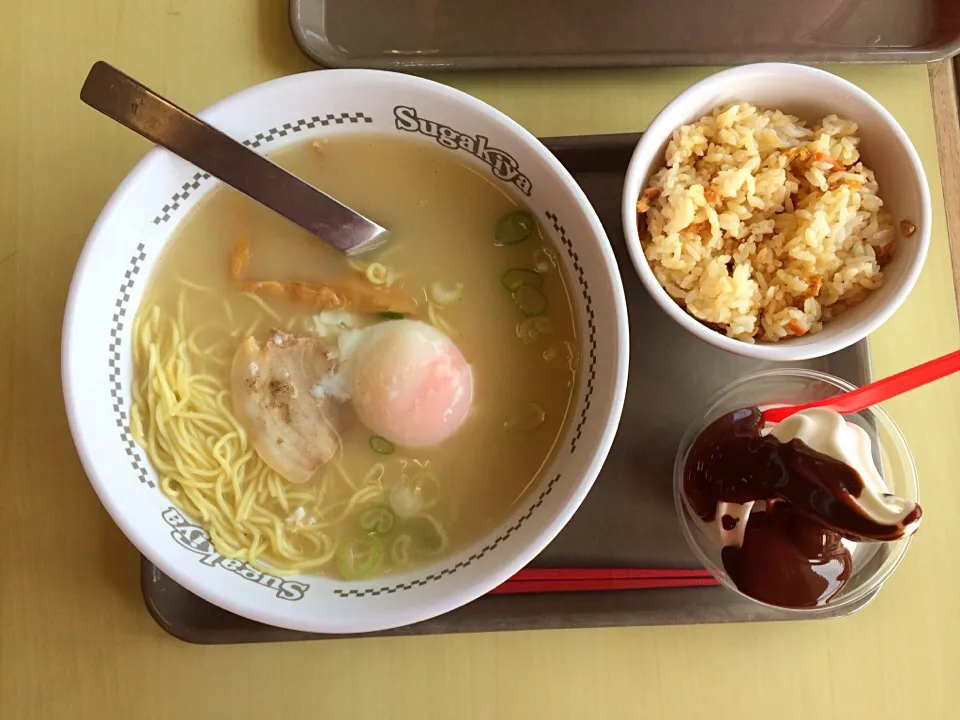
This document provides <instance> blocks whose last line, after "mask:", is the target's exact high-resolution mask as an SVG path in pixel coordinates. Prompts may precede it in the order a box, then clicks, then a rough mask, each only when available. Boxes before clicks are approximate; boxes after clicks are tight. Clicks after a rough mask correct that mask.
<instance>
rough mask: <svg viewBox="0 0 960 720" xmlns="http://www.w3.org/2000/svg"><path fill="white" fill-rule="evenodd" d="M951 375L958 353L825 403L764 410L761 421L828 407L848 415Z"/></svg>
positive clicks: (957, 365) (775, 420)
mask: <svg viewBox="0 0 960 720" xmlns="http://www.w3.org/2000/svg"><path fill="white" fill-rule="evenodd" d="M955 372H960V350H956V351H954V352H952V353H949V354H948V355H944V356H942V357H938V358H937V359H935V360H930V361H928V362H925V363H923V364H922V365H917V366H916V367H912V368H909V369H907V370H904V371H903V372H898V373H897V374H896V375H891V376H890V377H885V378H883V379H882V380H877V381H876V382H872V383H870V384H868V385H864V386H863V387H859V388H857V389H856V390H851V391H850V392H845V393H842V394H841V395H835V396H834V397H830V398H827V399H826V400H818V401H816V402H811V403H806V404H804V405H789V406H786V407H778V408H770V409H769V410H764V411H763V419H764V421H765V422H770V423H778V422H780V421H781V420H785V419H786V418H788V417H790V416H791V415H793V414H794V413H797V412H800V411H801V410H808V409H810V408H816V407H823V408H830V409H831V410H836V411H837V412H838V413H840V414H841V415H852V414H853V413H857V412H860V411H861V410H863V409H865V408H868V407H870V406H871V405H878V404H879V403H882V402H884V401H885V400H889V399H890V398H892V397H896V396H897V395H902V394H903V393H905V392H909V391H910V390H914V389H916V388H918V387H920V386H921V385H926V384H927V383H932V382H933V381H934V380H939V379H940V378H942V377H946V376H947V375H952V374H953V373H955Z"/></svg>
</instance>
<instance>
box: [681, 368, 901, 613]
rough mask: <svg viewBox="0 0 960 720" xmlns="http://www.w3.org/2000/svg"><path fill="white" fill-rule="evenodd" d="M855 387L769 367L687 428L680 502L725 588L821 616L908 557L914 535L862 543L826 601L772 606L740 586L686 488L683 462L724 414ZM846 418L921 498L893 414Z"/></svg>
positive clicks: (877, 411) (897, 488)
mask: <svg viewBox="0 0 960 720" xmlns="http://www.w3.org/2000/svg"><path fill="white" fill-rule="evenodd" d="M853 389H854V386H853V385H851V384H850V383H848V382H847V381H846V380H842V379H840V378H838V377H834V376H832V375H828V374H826V373H822V372H818V371H816V370H804V369H799V368H784V369H775V370H765V371H763V372H758V373H756V374H753V375H748V376H746V377H743V378H740V379H739V380H736V381H735V382H732V383H730V384H729V385H727V386H726V387H725V388H723V389H722V390H721V391H720V392H718V393H717V394H716V395H714V396H713V397H712V398H711V399H710V400H709V402H707V404H706V405H705V406H704V407H703V409H702V410H701V411H700V412H698V413H697V414H696V416H695V417H696V420H695V421H694V422H693V423H692V424H691V425H690V427H689V428H688V429H687V431H686V433H684V436H683V438H682V439H681V440H680V447H679V448H678V450H677V458H676V461H675V463H674V468H673V496H674V502H675V503H676V507H677V515H678V517H679V519H680V526H681V527H682V529H683V535H684V537H685V538H686V539H687V543H689V545H690V548H691V549H692V550H693V552H694V554H695V555H696V556H697V559H699V560H700V562H701V563H703V566H704V567H705V568H707V569H708V570H709V571H710V572H711V574H712V575H713V576H714V577H715V578H716V579H717V580H719V581H720V583H721V584H722V585H724V586H725V587H727V588H729V589H730V590H732V591H734V592H736V593H737V594H739V595H741V596H742V597H745V598H748V599H749V600H752V601H753V602H756V603H758V604H760V605H764V606H766V607H775V608H777V609H779V610H784V611H791V612H795V613H798V614H803V615H805V616H815V615H817V614H826V613H833V612H835V611H836V610H837V609H839V608H842V607H844V606H847V605H852V604H854V603H857V602H859V601H861V600H863V599H864V598H866V597H868V596H870V595H871V594H872V593H875V592H876V591H877V589H878V588H879V587H880V586H881V585H882V584H883V582H884V580H886V579H887V578H888V577H890V573H892V572H893V570H894V568H895V567H896V566H897V565H898V564H899V562H900V561H901V560H902V559H903V556H904V554H905V553H906V552H907V547H908V546H909V544H910V538H909V537H905V538H901V539H900V540H895V541H893V542H862V543H857V544H856V546H855V547H854V548H853V550H852V551H851V555H852V559H853V567H852V570H851V573H850V578H849V580H848V581H847V583H846V584H845V585H844V586H843V588H842V589H841V590H840V591H839V592H838V593H837V594H836V595H834V596H833V598H831V599H830V600H829V602H827V603H826V604H825V605H822V606H819V607H813V608H784V607H780V606H776V605H771V604H769V603H765V602H762V601H760V600H757V599H756V598H752V597H750V596H749V595H746V594H745V593H743V592H741V591H740V590H738V589H737V586H736V585H734V583H733V581H732V580H731V579H730V578H729V577H728V576H727V574H726V572H725V571H724V569H723V563H722V561H721V558H720V552H721V549H722V548H721V546H720V543H719V539H718V538H716V537H715V536H711V535H710V534H708V532H707V530H706V526H705V525H704V523H703V522H702V521H701V520H700V518H699V517H698V516H697V515H696V513H694V512H693V511H692V510H691V509H690V507H689V505H688V503H687V500H686V497H685V495H684V493H683V466H684V463H685V462H686V460H687V454H688V453H689V451H690V447H691V445H693V442H694V440H696V438H697V437H698V436H699V435H700V433H701V432H703V430H704V429H706V427H707V426H708V425H709V424H710V423H712V422H713V421H714V420H716V419H717V418H718V417H720V416H721V415H724V414H726V413H728V412H732V411H733V410H737V409H740V408H745V407H761V408H763V407H766V406H770V405H795V404H798V403H805V402H811V401H814V400H822V399H824V398H828V397H832V396H834V395H838V394H840V393H842V392H846V391H848V390H853ZM846 419H847V421H848V422H853V423H856V424H857V425H859V426H860V427H862V428H863V429H864V430H866V431H867V432H868V433H869V434H870V436H871V438H872V439H873V441H874V448H873V449H874V461H875V462H876V463H877V468H878V469H879V470H880V474H881V476H882V477H883V479H884V482H885V483H886V484H887V488H888V489H889V491H890V492H891V493H893V494H895V495H899V496H900V497H902V498H904V499H906V500H911V501H914V502H917V501H918V490H917V469H916V466H915V465H914V462H913V456H912V455H911V454H910V448H909V447H907V442H906V440H905V439H904V437H903V433H901V432H900V428H898V427H897V425H896V423H894V422H893V419H892V418H891V417H890V415H888V414H887V412H886V411H885V410H884V409H883V408H881V407H879V406H878V407H872V408H868V409H867V410H864V411H862V412H859V413H857V414H856V415H848V416H846Z"/></svg>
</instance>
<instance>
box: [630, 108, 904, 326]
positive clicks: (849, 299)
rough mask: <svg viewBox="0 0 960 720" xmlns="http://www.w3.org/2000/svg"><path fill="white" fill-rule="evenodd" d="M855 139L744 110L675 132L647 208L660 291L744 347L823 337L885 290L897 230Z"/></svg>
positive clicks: (839, 130) (827, 125)
mask: <svg viewBox="0 0 960 720" xmlns="http://www.w3.org/2000/svg"><path fill="white" fill-rule="evenodd" d="M856 132H857V125H856V123H854V122H853V121H851V120H848V119H845V118H841V117H837V116H836V115H828V116H827V117H825V118H823V119H822V120H821V121H820V122H819V123H817V124H816V125H814V126H812V127H809V126H808V125H807V124H806V123H804V122H803V121H802V120H800V119H799V118H796V117H794V116H792V115H786V114H784V113H782V112H780V111H779V110H762V109H759V108H757V107H754V106H753V105H750V104H748V103H743V102H741V103H735V104H731V105H725V106H722V107H719V108H717V109H715V110H714V111H713V112H712V113H711V114H709V115H707V116H706V117H703V118H702V119H700V120H699V121H697V122H695V123H693V124H691V125H684V126H682V127H680V128H678V129H677V130H675V131H674V133H673V136H672V138H671V140H670V142H669V144H668V145H667V149H666V153H665V163H666V165H665V167H663V168H662V169H660V170H659V171H658V172H657V173H656V174H654V175H653V177H652V178H651V180H650V182H649V184H648V186H647V188H645V189H644V191H643V193H642V194H641V196H640V197H639V199H638V200H637V213H638V219H639V225H640V231H641V232H640V234H641V238H642V241H643V247H644V253H645V256H646V258H647V261H648V262H649V263H650V267H651V269H652V270H653V272H654V275H656V278H657V280H658V281H659V283H660V284H661V285H662V286H663V287H664V288H665V289H666V291H667V292H668V293H669V294H670V296H671V297H673V298H674V299H675V300H676V301H677V302H678V303H680V304H681V305H682V306H684V307H685V308H686V309H687V311H688V312H689V313H690V314H691V315H693V316H694V317H695V318H697V319H698V320H700V321H701V322H703V323H705V324H707V325H709V326H711V327H714V328H715V329H717V330H719V331H721V332H724V333H725V334H727V335H728V336H729V337H732V338H735V339H737V340H743V341H745V342H755V341H764V342H776V341H778V340H782V339H784V338H789V337H793V336H799V335H805V334H807V333H815V332H819V331H820V330H821V329H822V328H823V324H824V323H825V322H828V321H829V320H830V319H832V318H833V317H836V316H837V315H838V314H839V313H841V312H842V311H843V310H845V309H846V308H848V307H850V306H851V305H853V304H855V303H857V302H860V301H861V300H862V299H863V298H864V297H866V295H867V294H868V293H870V291H872V290H875V289H876V288H878V287H880V286H881V285H882V284H883V270H882V268H883V266H884V265H885V264H886V263H887V262H888V261H889V260H890V258H891V257H892V256H893V253H894V250H895V246H896V242H897V231H896V229H895V228H894V225H893V222H892V219H891V217H890V215H889V213H887V212H886V211H885V210H884V209H883V202H882V201H881V199H880V197H879V195H878V192H879V188H878V187H877V181H876V179H875V178H874V174H873V172H872V171H871V170H870V169H869V168H867V167H865V166H864V165H863V163H862V162H860V153H859V150H858V145H859V138H858V137H857V135H856ZM907 234H909V233H907Z"/></svg>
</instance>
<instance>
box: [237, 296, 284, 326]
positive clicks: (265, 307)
mask: <svg viewBox="0 0 960 720" xmlns="http://www.w3.org/2000/svg"><path fill="white" fill-rule="evenodd" d="M244 295H246V296H247V297H248V298H250V299H251V300H253V301H254V302H255V303H256V304H257V305H259V306H260V309H261V310H263V311H264V312H265V313H266V314H267V315H269V316H270V317H272V318H273V319H274V320H276V321H277V322H281V318H280V316H279V315H278V314H277V311H276V310H274V309H273V308H272V307H270V306H269V305H267V303H266V302H265V301H264V299H263V298H262V297H260V296H259V295H254V294H253V293H244Z"/></svg>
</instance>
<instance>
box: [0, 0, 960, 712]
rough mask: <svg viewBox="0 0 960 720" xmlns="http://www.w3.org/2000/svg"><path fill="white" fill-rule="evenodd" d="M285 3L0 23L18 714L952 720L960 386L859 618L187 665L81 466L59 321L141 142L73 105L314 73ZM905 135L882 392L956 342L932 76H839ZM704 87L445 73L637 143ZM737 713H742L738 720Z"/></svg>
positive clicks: (0, 585) (906, 403)
mask: <svg viewBox="0 0 960 720" xmlns="http://www.w3.org/2000/svg"><path fill="white" fill-rule="evenodd" d="M286 4H287V3H286V2H285V0H259V1H258V0H192V1H188V0H162V1H159V0H155V1H154V2H125V1H124V0H85V1H84V2H79V1H76V0H47V1H46V2H30V3H27V2H16V1H15V0H14V1H11V0H6V2H3V3H2V5H3V8H2V10H0V138H2V141H0V142H2V144H0V148H2V151H3V159H2V160H0V307H2V312H0V338H2V340H0V368H2V375H0V377H2V383H3V384H2V387H0V477H2V483H0V488H2V493H3V494H2V496H0V533H2V535H0V633H2V634H0V718H4V719H5V720H13V719H19V718H29V719H31V720H32V719H34V718H71V719H73V720H82V719H83V718H103V717H111V718H112V717H123V718H170V717H183V718H186V717H205V718H228V717H229V718H234V717H237V718H239V717H262V718H278V717H333V718H341V717H372V718H400V717H414V718H428V717H431V718H433V717H435V718H473V717H476V718H535V717H549V718H564V717H591V718H593V717H596V718H619V717H631V718H633V717H648V718H671V717H676V718H700V717H709V716H718V717H719V716H722V715H723V714H724V713H733V712H734V711H736V712H737V713H738V716H739V717H743V718H753V717H756V718H777V719H778V720H780V719H784V720H786V719H788V718H804V719H806V718H810V717H844V718H874V719H876V718H917V719H918V720H919V719H927V718H937V719H939V718H948V717H957V714H956V713H957V712H958V711H957V702H956V693H957V681H958V679H960V670H958V668H960V619H958V618H960V563H958V561H957V560H956V559H955V558H956V557H957V555H956V554H955V553H956V552H957V547H958V546H957V545H954V544H953V543H958V544H960V533H958V532H957V530H956V527H957V525H956V515H952V514H951V513H957V512H958V511H960V481H958V480H957V472H956V465H957V448H958V445H960V437H958V429H960V378H953V379H948V380H945V381H942V382H940V383H939V384H937V385H936V386H934V387H929V388H926V389H922V390H919V391H917V392H915V393H913V394H912V395H910V396H909V397H905V398H901V399H900V400H898V401H896V402H892V403H890V404H889V409H890V411H891V412H892V414H893V415H894V417H895V418H896V420H897V422H898V423H899V424H900V425H901V427H902V429H903V431H904V433H905V434H906V436H907V438H908V440H909V442H910V445H911V447H912V449H913V451H914V453H915V455H916V461H917V465H918V467H919V471H920V481H921V486H922V488H921V490H922V492H921V495H922V500H923V502H924V507H925V510H926V513H925V522H924V526H923V528H922V530H921V531H920V533H919V535H918V537H917V538H916V541H915V543H914V545H913V547H912V548H911V550H910V552H909V554H908V556H907V558H906V560H905V561H904V563H903V565H902V566H901V568H900V569H899V570H898V571H897V572H896V574H895V575H894V577H893V578H892V579H891V580H890V582H889V583H888V584H887V586H886V587H885V588H884V590H883V592H882V593H881V594H880V596H879V597H878V599H877V600H876V601H875V602H874V603H873V604H872V605H871V606H870V607H868V608H867V609H866V610H864V611H863V612H861V613H859V614H857V615H854V616H852V617H849V618H845V619H842V620H833V621H812V622H791V623H782V624H753V625H729V626H709V627H708V626H704V627H663V628H637V629H610V630H570V631H550V632H546V631H544V632H524V633H513V634H509V633H507V634H487V635H475V636H457V635H452V636H435V637H421V638H400V639H378V638H370V639H360V640H345V641H323V642H307V643H295V644H282V645H279V644H278V645H256V646H237V647H202V646H191V645H187V644H185V643H182V642H180V641H178V640H175V639H173V638H171V637H168V636H167V635H165V634H164V633H163V631H161V630H160V629H159V628H158V627H157V626H156V625H155V624H154V622H153V620H152V619H151V618H150V616H149V615H148V614H147V612H146V610H145V609H144V606H143V602H142V600H141V598H140V591H139V584H138V563H139V556H138V555H137V553H136V551H135V550H134V549H133V547H132V546H131V545H130V544H129V543H128V542H127V541H126V540H125V538H124V537H123V535H121V533H120V531H119V530H117V528H116V527H115V526H114V525H113V523H112V522H111V521H110V519H109V518H108V516H107V514H106V512H105V511H104V510H103V509H102V508H101V507H100V504H99V503H98V501H97V499H96V497H95V495H94V493H93V491H92V490H91V488H90V486H89V484H88V482H87V480H86V478H85V477H84V474H83V470H82V469H81V467H80V463H79V461H78V460H77V456H76V454H75V452H74V449H73V445H72V443H71V440H70V435H69V432H68V429H67V423H66V419H65V416H64V411H63V403H62V399H61V393H60V352H59V351H60V322H61V318H62V314H63V308H64V302H65V299H66V293H67V286H68V283H69V280H70V276H71V273H72V271H73V266H74V263H75V262H76V259H77V255H78V254H79V252H80V248H81V246H82V244H83V241H84V237H85V236H86V234H87V232H88V230H89V229H90V226H91V224H92V223H93V221H94V219H95V217H96V215H97V213H98V212H99V210H100V208H101V206H102V205H103V203H104V202H105V201H106V199H107V198H108V197H109V195H110V193H111V192H112V191H113V189H114V187H115V186H116V185H117V183H118V182H119V181H120V180H121V178H122V177H123V176H124V174H125V173H126V172H127V171H128V170H129V169H130V168H131V167H132V165H133V164H134V162H135V161H136V160H137V159H138V158H139V157H140V155H141V154H143V153H144V152H145V151H146V150H147V144H146V143H145V142H144V141H142V140H140V139H138V138H136V137H135V136H134V135H133V134H132V133H130V132H127V131H124V130H121V129H120V128H119V127H118V126H116V125H115V124H113V123H111V122H109V121H108V120H106V119H104V118H103V117H101V116H100V115H98V114H97V113H95V112H94V111H92V110H90V109H88V108H86V107H84V106H83V105H81V103H80V101H79V100H78V99H77V94H78V91H79V88H80V85H81V83H82V81H83V78H84V76H85V74H86V72H87V70H88V69H89V67H90V65H91V64H92V63H93V62H94V61H95V60H98V59H106V60H108V61H110V62H112V63H115V64H116V65H118V66H120V67H121V68H123V69H124V70H126V71H127V72H129V73H131V74H133V75H134V76H136V77H138V78H140V79H142V80H143V81H144V82H146V83H147V84H148V85H150V86H152V87H154V88H156V89H157V90H158V91H160V92H162V93H165V94H168V95H169V96H170V97H172V98H175V99H177V100H178V101H179V102H180V103H182V104H183V105H185V106H186V107H188V108H194V109H198V108H202V107H204V106H206V105H207V104H209V103H211V102H213V101H214V100H217V99H219V98H221V97H223V96H224V95H227V94H229V93H232V92H234V91H236V90H239V89H241V88H243V87H246V86H248V85H251V84H254V83H257V82H260V81H263V80H267V79H269V78H273V77H276V76H279V75H285V74H289V73H293V72H298V71H301V70H306V69H310V68H311V67H312V66H311V65H310V63H309V62H308V61H307V60H306V59H305V58H304V57H302V56H301V55H300V54H299V52H298V50H297V49H296V47H295V46H294V44H293V41H292V39H291V37H290V34H289V31H288V28H287V19H286ZM832 69H833V70H834V71H835V72H838V73H839V74H841V75H843V76H845V77H847V78H849V79H851V80H853V81H854V82H856V83H858V84H859V85H861V86H862V87H864V88H865V89H866V90H867V91H869V92H870V93H872V94H873V95H874V96H876V97H877V98H878V99H879V100H880V102H882V103H883V104H884V105H886V106H887V108H889V109H890V110H891V111H892V112H893V114H894V115H895V116H896V117H897V119H898V120H899V121H900V122H901V123H902V124H903V125H904V127H905V128H906V130H907V132H908V133H909V134H910V136H911V137H912V138H913V141H914V142H915V143H916V145H917V149H918V151H919V153H920V157H921V158H922V160H923V162H924V165H925V166H926V169H927V172H928V175H929V179H930V186H931V190H932V194H933V207H934V218H935V224H934V229H933V246H932V248H931V253H930V257H929V259H928V261H927V265H926V268H925V269H924V271H923V275H922V276H921V278H920V282H919V283H918V285H917V288H916V290H915V292H914V293H913V294H912V296H911V297H910V299H909V300H908V301H907V302H906V304H905V305H904V306H903V308H902V309H901V310H900V311H899V312H898V313H897V314H896V315H895V316H894V318H893V319H892V320H891V321H890V322H888V323H887V324H886V325H885V326H884V327H883V328H882V330H880V331H879V332H877V333H876V335H875V336H874V337H873V338H872V339H871V341H872V349H873V360H874V369H875V371H876V373H877V374H879V375H883V374H887V373H891V372H894V371H896V370H900V369H902V368H904V367H906V366H908V365H911V364H913V363H917V362H920V361H922V360H925V359H928V358H931V357H933V356H935V355H938V354H941V353H945V352H948V351H951V350H954V349H956V348H957V347H958V346H960V329H958V323H957V314H956V307H955V303H954V297H953V291H952V280H951V271H950V258H949V251H948V245H947V237H946V231H945V226H944V210H943V199H942V194H941V187H940V177H939V173H938V165H937V154H936V144H935V135H934V128H933V120H932V111H931V102H930V91H929V89H928V83H927V71H926V69H925V68H923V67H917V66H911V67H836V68H832ZM708 72H709V70H707V69H682V70H681V69H677V70H641V71H598V72H525V73H520V74H498V75H470V76H446V77H443V78H442V80H443V81H445V82H449V83H451V84H453V85H456V86H458V87H460V88H462V89H464V90H466V91H468V92H470V93H473V94H474V95H476V96H478V97H480V98H482V99H484V100H486V101H488V102H490V103H492V104H493V105H495V106H497V107H499V108H500V109H501V110H503V111H505V112H506V113H508V114H510V115H512V116H513V117H514V118H516V119H517V120H519V121H520V122H521V123H523V124H524V125H526V126H527V127H528V128H529V129H530V130H531V131H533V132H534V133H538V134H547V135H554V134H578V133H599V132H619V131H628V130H638V129H642V128H643V127H644V126H645V125H646V124H647V122H648V121H649V120H650V118H651V117H652V116H653V114H654V113H655V112H656V111H657V110H658V109H659V108H660V107H661V106H662V105H663V104H664V103H665V102H666V101H667V100H668V99H669V98H671V97H672V96H674V95H675V94H677V93H678V92H679V91H680V90H681V89H683V88H684V87H685V86H687V85H688V84H690V83H691V82H693V81H695V80H697V79H699V78H700V77H702V76H704V75H706V74H707V73H708ZM731 716H732V715H731Z"/></svg>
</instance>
